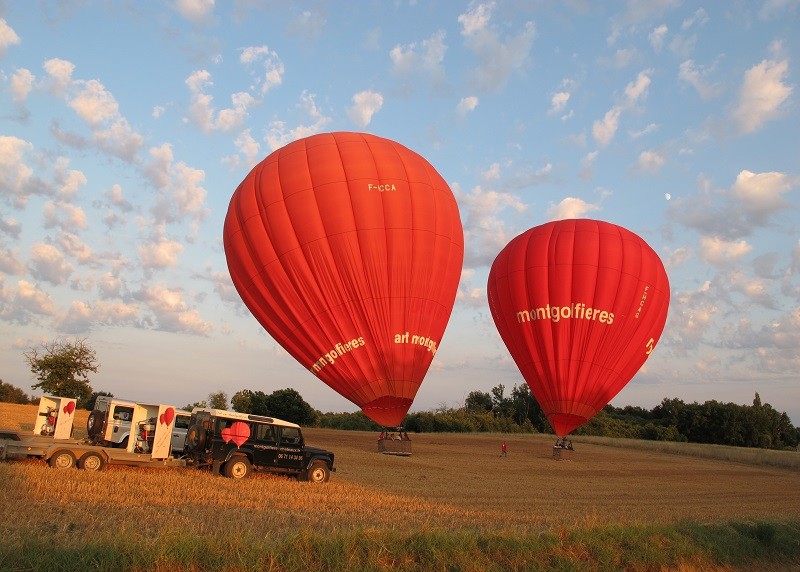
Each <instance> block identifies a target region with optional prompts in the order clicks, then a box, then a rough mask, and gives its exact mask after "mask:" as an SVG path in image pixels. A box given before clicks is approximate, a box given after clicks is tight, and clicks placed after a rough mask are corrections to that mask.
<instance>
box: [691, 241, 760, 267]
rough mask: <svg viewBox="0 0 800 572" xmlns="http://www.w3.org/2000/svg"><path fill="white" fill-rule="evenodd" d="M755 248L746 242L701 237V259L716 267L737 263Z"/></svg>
mask: <svg viewBox="0 0 800 572" xmlns="http://www.w3.org/2000/svg"><path fill="white" fill-rule="evenodd" d="M751 250H753V247H752V246H751V245H750V244H748V243H747V241H745V240H731V241H729V240H723V239H722V238H719V237H717V236H702V237H700V257H701V258H702V259H703V260H705V261H706V262H709V263H711V264H714V265H719V266H723V265H726V264H730V263H732V262H736V261H738V260H739V259H741V258H742V257H743V256H745V255H746V254H748V253H750V251H751Z"/></svg>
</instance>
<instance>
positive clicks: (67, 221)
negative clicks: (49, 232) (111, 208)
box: [42, 201, 88, 230]
mask: <svg viewBox="0 0 800 572" xmlns="http://www.w3.org/2000/svg"><path fill="white" fill-rule="evenodd" d="M42 212H43V215H44V227H45V228H60V229H63V230H71V229H85V228H86V227H87V226H88V223H87V221H86V212H85V211H84V210H83V209H82V208H81V207H79V206H76V205H73V204H71V203H67V202H64V201H47V202H46V203H45V204H44V206H43V208H42Z"/></svg>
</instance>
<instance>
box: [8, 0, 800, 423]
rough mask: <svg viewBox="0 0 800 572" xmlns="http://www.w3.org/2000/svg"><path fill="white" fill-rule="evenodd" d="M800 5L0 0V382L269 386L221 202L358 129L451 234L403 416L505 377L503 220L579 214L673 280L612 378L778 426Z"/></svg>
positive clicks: (791, 290)
mask: <svg viewBox="0 0 800 572" xmlns="http://www.w3.org/2000/svg"><path fill="white" fill-rule="evenodd" d="M798 29H800V1H798V0H766V1H763V2H744V1H732V2H708V3H697V2H680V1H673V0H645V1H638V2H633V1H631V2H602V3H600V2H590V1H589V0H573V1H568V2H559V3H553V2H531V1H508V2H499V1H497V2H464V3H460V2H438V3H437V2H415V1H411V2H409V1H395V2H302V3H295V4H292V3H287V2H277V1H263V2H259V1H258V0H247V1H245V0H240V1H231V2H216V3H215V2H214V1H213V0H175V1H165V2H144V3H141V2H122V1H120V2H112V1H91V0H80V1H77V0H76V1H64V2H58V3H56V2H36V3H32V2H23V1H15V2H12V1H6V2H0V82H2V89H0V364H2V368H0V378H1V379H3V381H5V382H7V383H11V384H14V385H16V386H18V387H21V388H23V389H25V390H26V391H29V392H30V384H31V383H33V382H34V380H33V378H32V375H31V373H30V370H29V369H28V367H27V365H26V363H25V361H24V357H23V351H24V350H25V349H26V348H28V347H30V346H33V345H38V344H39V343H40V342H42V341H49V340H53V339H56V338H58V337H68V338H74V337H81V338H86V339H87V340H88V341H89V343H90V344H91V345H92V346H93V347H94V349H95V350H96V352H97V357H98V361H99V363H100V370H99V371H98V373H97V374H95V375H94V376H93V377H92V379H91V384H92V386H93V387H94V389H95V390H105V391H111V392H113V393H114V394H115V395H117V396H119V397H124V398H128V399H138V400H142V401H157V402H167V403H176V404H178V405H183V404H186V403H189V402H193V401H197V400H200V399H204V398H205V397H206V396H207V395H208V393H209V392H212V391H216V390H219V389H222V390H224V391H226V392H228V394H229V395H232V394H233V393H235V392H236V391H238V390H240V389H244V388H248V389H253V390H261V391H265V392H271V391H274V390H276V389H282V388H285V387H293V388H295V389H297V390H298V391H299V392H300V393H301V394H302V395H303V397H304V398H305V399H306V400H307V401H308V402H309V403H310V404H311V405H312V406H314V407H315V408H317V409H320V410H323V411H354V410H356V409H357V408H356V407H355V406H353V405H352V404H351V403H350V402H348V401H346V400H345V399H343V398H341V397H339V396H338V395H337V394H336V393H335V392H334V391H333V390H331V389H329V388H328V387H327V386H325V385H324V384H323V383H322V382H320V381H319V380H317V379H316V378H315V377H313V376H312V375H311V374H310V373H309V372H307V371H306V370H305V369H304V368H303V367H302V366H300V365H299V364H297V363H296V362H295V361H294V360H293V359H292V358H291V357H290V356H288V354H286V352H285V351H284V350H283V349H282V348H281V347H280V346H278V345H277V344H276V343H275V342H274V341H273V340H272V338H270V337H269V336H268V335H267V334H266V333H264V332H263V331H262V330H261V327H260V326H259V325H258V323H257V322H256V321H255V320H254V319H253V318H252V317H251V316H250V315H249V314H248V313H247V311H246V309H245V308H244V306H243V304H242V303H241V301H240V300H239V298H238V295H237V294H236V291H235V290H234V289H233V287H232V284H231V282H230V278H229V276H228V273H227V267H226V264H225V256H224V252H223V249H222V243H221V241H222V224H223V220H224V217H225V213H226V210H227V206H228V202H229V200H230V197H231V195H232V193H233V190H234V189H235V188H236V186H237V185H238V184H239V182H240V181H241V180H242V179H243V178H244V177H245V175H246V174H247V172H248V171H249V169H250V168H251V167H252V166H253V165H254V164H255V163H257V162H258V161H259V160H261V159H263V158H264V157H265V156H267V155H268V154H269V153H271V152H272V151H273V150H275V149H277V148H279V147H281V146H282V145H285V144H286V143H288V142H290V141H292V140H295V139H297V138H300V137H304V136H308V135H311V134H314V133H319V132H326V131H367V132H370V133H374V134H376V135H380V136H382V137H387V138H390V139H393V140H396V141H398V142H400V143H402V144H404V145H406V146H407V147H409V148H411V149H413V150H415V151H417V152H418V153H420V154H422V155H423V156H425V157H426V158H427V159H428V160H429V161H430V162H431V163H432V164H433V165H434V166H435V167H436V168H437V170H438V171H439V172H440V173H441V174H442V175H443V176H444V178H445V179H446V180H447V181H448V182H449V183H450V186H451V188H452V190H453V192H454V193H455V195H456V197H457V199H458V202H459V206H460V210H461V216H462V220H463V224H464V231H465V238H466V253H465V261H464V269H463V275H462V279H461V284H460V287H459V294H458V298H457V301H456V305H455V308H454V310H453V315H452V318H451V321H450V324H449V326H448V329H447V331H446V333H445V335H444V338H443V339H442V341H441V344H440V350H439V351H438V353H437V355H436V358H435V359H434V362H433V365H432V367H431V369H430V371H429V373H428V376H427V377H426V380H425V382H424V383H423V384H422V387H421V389H420V391H419V393H418V394H417V399H416V401H415V404H414V406H413V407H412V411H415V410H431V409H435V408H438V407H441V406H448V407H455V406H459V405H461V404H463V401H464V398H465V397H466V395H467V394H468V393H469V392H470V391H473V390H482V391H488V390H490V389H491V388H492V387H494V386H496V385H497V384H500V383H502V384H504V385H505V386H506V387H507V388H508V389H509V390H510V388H511V387H512V386H514V385H516V384H519V383H522V379H521V377H520V374H519V372H518V370H517V369H516V366H515V365H514V363H513V362H512V361H511V359H510V357H509V355H508V352H507V350H506V349H505V346H504V345H503V343H502V341H501V340H500V338H499V336H498V334H497V331H496V329H495V327H494V324H493V322H492V319H491V316H490V313H489V311H488V307H487V303H486V278H487V274H488V269H489V265H490V264H491V262H492V261H493V260H494V257H495V256H496V255H497V253H498V252H499V251H500V250H501V249H502V247H503V246H505V244H506V243H507V242H508V241H509V240H511V239H512V238H513V237H514V236H516V235H518V234H520V233H521V232H523V231H524V230H527V229H528V228H530V227H532V226H535V225H538V224H542V223H544V222H547V221H550V220H554V219H560V218H569V217H573V218H574V217H588V218H599V219H603V220H607V221H609V222H613V223H615V224H619V225H622V226H624V227H626V228H629V229H630V230H632V231H634V232H636V233H637V234H639V235H640V236H642V237H643V238H644V239H645V240H646V241H647V242H648V243H649V244H650V245H651V246H652V247H653V248H654V249H655V250H656V252H658V253H659V255H660V256H661V258H662V260H663V261H664V264H665V266H666V269H667V273H668V274H669V277H670V281H671V288H672V302H671V308H670V313H669V318H668V320H667V324H666V328H665V331H664V335H663V337H662V340H661V342H660V344H659V346H658V347H657V348H656V351H655V352H654V354H653V355H652V356H651V358H650V359H649V360H648V362H647V363H646V364H645V366H644V367H643V368H642V370H641V371H640V372H639V374H638V375H637V376H636V377H635V378H634V379H633V380H632V381H631V383H630V384H629V385H628V386H627V387H626V388H625V389H624V390H623V391H622V392H621V393H620V394H619V396H618V397H617V398H616V399H615V400H614V401H613V402H612V403H614V404H615V405H618V406H623V405H629V404H630V405H641V406H643V407H647V408H652V407H654V406H655V405H657V404H658V403H659V402H660V401H661V400H662V399H663V398H665V397H678V398H681V399H683V400H685V401H687V402H692V401H699V402H702V401H705V400H710V399H716V400H719V401H725V402H727V401H733V402H736V403H741V404H750V403H752V400H753V396H754V394H755V392H758V393H759V394H760V396H761V399H762V400H763V401H765V402H769V403H771V404H772V405H773V406H774V407H776V408H777V409H778V410H780V411H786V412H787V413H788V414H789V416H790V417H791V419H792V421H793V422H794V423H795V424H800V375H798V372H800V228H798V222H800V216H799V215H798V206H800V205H799V203H800V193H798V190H799V189H800V144H798V139H797V134H798V132H800V121H799V119H800V109H799V108H798V104H797V102H798V97H800V96H799V94H798V89H797V86H798V83H799V82H800V76H799V75H798V72H797V69H798V63H799V62H798V61H799V60H800V45H799V43H800V39H798V37H797V30H798Z"/></svg>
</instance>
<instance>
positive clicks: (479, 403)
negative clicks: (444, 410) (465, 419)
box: [464, 391, 494, 413]
mask: <svg viewBox="0 0 800 572" xmlns="http://www.w3.org/2000/svg"><path fill="white" fill-rule="evenodd" d="M493 406H494V403H493V402H492V396H491V395H489V394H488V393H486V392H484V391H470V392H469V395H467V399H466V400H465V401H464V407H465V408H466V409H467V411H469V412H470V413H488V412H489V411H491V410H492V407H493Z"/></svg>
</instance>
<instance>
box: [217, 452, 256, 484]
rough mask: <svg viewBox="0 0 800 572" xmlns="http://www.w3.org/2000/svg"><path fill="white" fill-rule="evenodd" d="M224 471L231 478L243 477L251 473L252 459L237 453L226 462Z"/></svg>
mask: <svg viewBox="0 0 800 572" xmlns="http://www.w3.org/2000/svg"><path fill="white" fill-rule="evenodd" d="M223 473H224V474H225V476H226V477H228V478H231V479H243V478H245V477H246V476H247V475H248V474H249V473H250V461H248V460H247V457H243V456H242V455H235V456H233V457H231V460H230V461H228V462H227V463H225V466H224V467H223Z"/></svg>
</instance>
